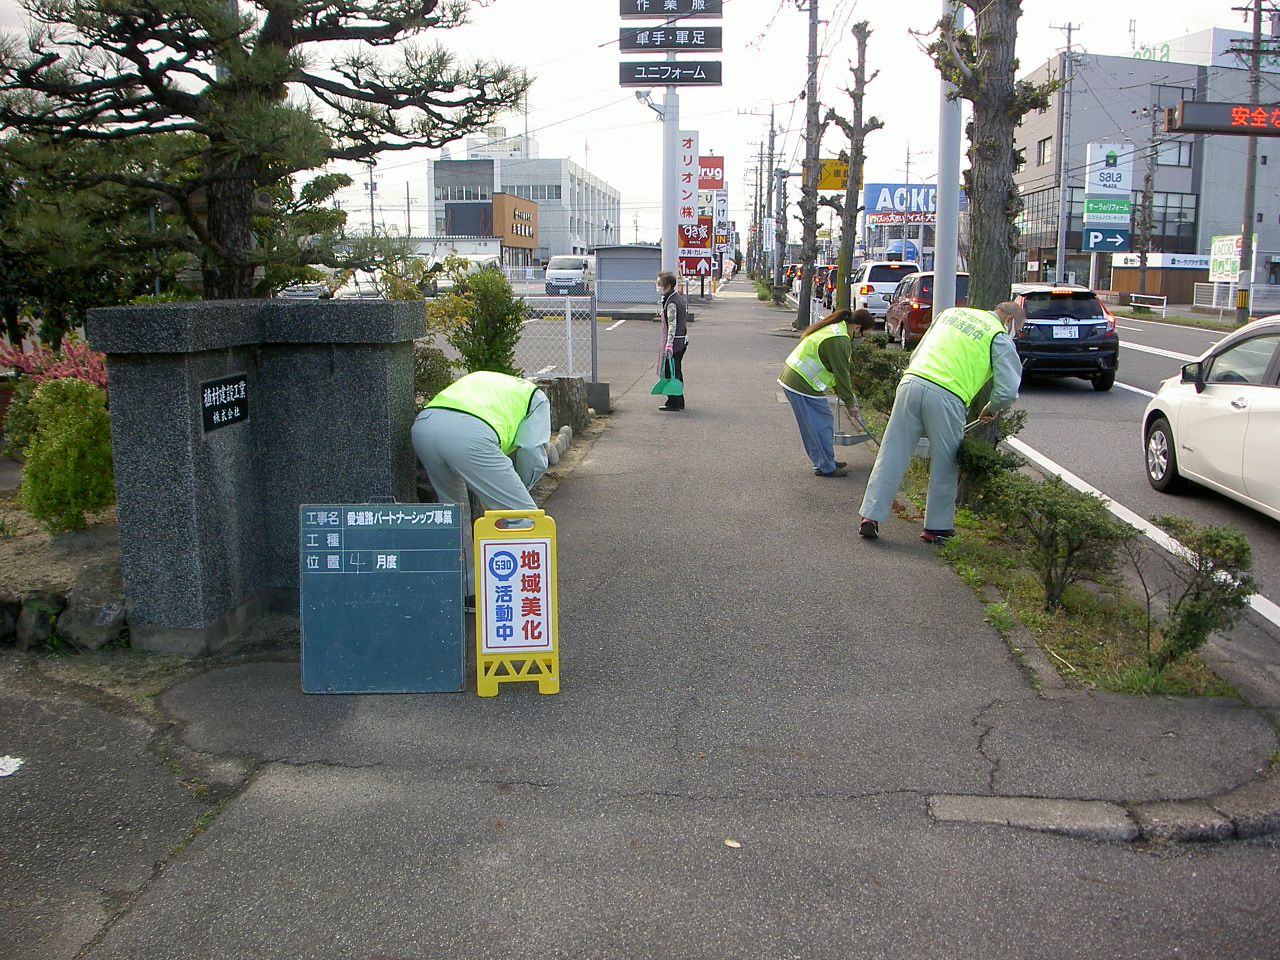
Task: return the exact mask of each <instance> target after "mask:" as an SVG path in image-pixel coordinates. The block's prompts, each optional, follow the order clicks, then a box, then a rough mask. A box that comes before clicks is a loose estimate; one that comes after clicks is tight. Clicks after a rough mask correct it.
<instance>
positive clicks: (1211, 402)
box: [1142, 315, 1280, 520]
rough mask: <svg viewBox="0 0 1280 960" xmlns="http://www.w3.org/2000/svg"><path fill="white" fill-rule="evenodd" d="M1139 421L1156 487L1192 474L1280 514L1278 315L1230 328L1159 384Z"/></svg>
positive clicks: (1170, 486)
mask: <svg viewBox="0 0 1280 960" xmlns="http://www.w3.org/2000/svg"><path fill="white" fill-rule="evenodd" d="M1142 424H1143V427H1142V430H1143V433H1142V436H1143V440H1144V442H1145V446H1146V458H1147V479H1148V480H1149V481H1150V482H1151V486H1153V487H1155V489H1157V490H1159V491H1161V492H1167V493H1174V492H1176V491H1177V490H1178V488H1179V487H1181V486H1184V485H1185V484H1186V482H1187V481H1188V480H1194V481H1195V482H1196V483H1200V484H1203V485H1204V486H1206V487H1210V488H1212V489H1214V490H1217V491H1218V492H1219V493H1223V494H1226V495H1227V496H1228V497H1232V498H1234V499H1236V500H1239V501H1240V502H1241V503H1244V504H1247V505H1248V506H1250V507H1253V508H1254V509H1255V510H1260V511H1262V512H1263V513H1265V514H1266V515H1267V516H1269V517H1274V518H1275V519H1277V520H1280V315H1277V316H1273V317H1266V318H1264V319H1262V320H1255V321H1254V322H1253V323H1249V324H1246V325H1245V326H1243V327H1241V328H1240V329H1239V330H1236V331H1234V332H1232V333H1230V334H1228V335H1227V336H1226V337H1224V338H1223V339H1222V340H1220V341H1218V342H1217V343H1216V344H1214V345H1213V346H1212V347H1210V348H1209V349H1208V350H1207V351H1206V352H1205V353H1204V355H1203V356H1202V357H1200V359H1199V360H1197V361H1195V362H1194V363H1189V364H1187V365H1186V366H1185V367H1183V368H1182V375H1181V376H1180V377H1171V378H1170V379H1168V380H1166V381H1165V382H1164V383H1162V384H1161V385H1160V390H1159V392H1158V393H1156V395H1155V397H1154V398H1152V400H1151V402H1150V403H1149V404H1147V412H1146V414H1145V415H1144V416H1143V418H1142Z"/></svg>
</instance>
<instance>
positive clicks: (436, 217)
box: [427, 127, 622, 263]
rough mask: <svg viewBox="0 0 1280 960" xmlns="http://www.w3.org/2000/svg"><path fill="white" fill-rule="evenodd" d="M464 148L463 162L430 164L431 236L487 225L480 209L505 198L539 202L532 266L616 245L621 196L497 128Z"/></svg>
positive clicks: (530, 142)
mask: <svg viewBox="0 0 1280 960" xmlns="http://www.w3.org/2000/svg"><path fill="white" fill-rule="evenodd" d="M466 151H467V155H466V159H465V160H451V159H447V158H442V159H440V160H435V161H432V162H431V163H430V164H428V173H427V186H428V190H427V196H428V197H429V200H428V203H429V212H428V221H427V222H428V223H431V224H432V225H433V226H434V233H435V234H437V235H441V236H443V235H447V234H455V235H456V234H460V233H463V232H465V231H466V225H468V224H476V225H479V224H481V223H483V222H485V221H484V214H483V211H482V210H481V209H480V208H481V207H483V206H484V205H486V204H488V205H492V203H493V195H494V194H495V193H505V194H510V195H512V196H515V197H521V198H524V199H526V200H533V201H535V202H536V203H537V204H538V217H537V222H538V243H537V247H536V248H535V250H534V253H533V258H534V260H535V262H539V263H545V262H546V261H547V260H548V259H549V258H550V257H552V256H555V255H556V254H561V253H590V252H592V251H593V250H594V249H595V248H596V247H597V246H607V245H610V244H615V243H618V242H619V239H620V236H621V229H620V220H621V216H622V197H621V194H619V193H618V191H617V190H616V189H614V188H613V187H611V186H610V185H609V184H607V183H605V182H604V181H603V180H601V179H599V178H598V177H596V176H594V175H592V174H591V173H590V172H589V171H587V170H584V169H583V168H582V167H580V166H578V164H576V163H574V162H573V161H572V160H564V159H543V158H540V157H539V156H538V150H537V144H536V143H535V142H534V141H533V140H531V139H530V138H529V137H527V136H524V135H516V136H507V134H506V130H505V129H504V128H502V127H489V128H488V129H487V130H486V131H485V136H483V137H472V138H468V139H467V141H466ZM468 207H473V208H475V209H470V210H469V209H468ZM490 219H491V218H490Z"/></svg>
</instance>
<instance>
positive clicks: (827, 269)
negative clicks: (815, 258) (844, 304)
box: [813, 263, 836, 306]
mask: <svg viewBox="0 0 1280 960" xmlns="http://www.w3.org/2000/svg"><path fill="white" fill-rule="evenodd" d="M835 273H836V267H835V264H833V263H818V264H814V267H813V298H814V299H815V300H821V301H822V304H823V306H829V304H828V303H827V283H828V282H829V281H831V280H833V279H834V277H835Z"/></svg>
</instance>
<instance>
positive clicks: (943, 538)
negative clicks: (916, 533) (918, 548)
mask: <svg viewBox="0 0 1280 960" xmlns="http://www.w3.org/2000/svg"><path fill="white" fill-rule="evenodd" d="M955 535H956V532H955V531H954V530H926V531H925V532H924V533H922V534H920V539H921V540H923V541H924V542H925V543H946V542H947V541H948V540H950V539H952V538H953V537H955Z"/></svg>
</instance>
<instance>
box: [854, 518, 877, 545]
mask: <svg viewBox="0 0 1280 960" xmlns="http://www.w3.org/2000/svg"><path fill="white" fill-rule="evenodd" d="M858 536H860V537H866V538H867V539H868V540H875V539H876V538H877V537H879V536H880V524H878V523H876V522H875V521H874V520H868V519H867V518H866V517H863V518H862V522H861V523H860V524H858Z"/></svg>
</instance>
